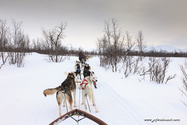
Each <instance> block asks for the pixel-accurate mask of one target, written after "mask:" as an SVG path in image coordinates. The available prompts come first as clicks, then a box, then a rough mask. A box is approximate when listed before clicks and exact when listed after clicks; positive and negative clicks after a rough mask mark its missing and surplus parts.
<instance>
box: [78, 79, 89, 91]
mask: <svg viewBox="0 0 187 125" xmlns="http://www.w3.org/2000/svg"><path fill="white" fill-rule="evenodd" d="M83 84H85V85H84V87H82V90H84V89H85V88H86V86H87V84H88V81H87V80H86V79H84V80H83V81H82V83H81V84H80V85H81V86H82V85H83Z"/></svg>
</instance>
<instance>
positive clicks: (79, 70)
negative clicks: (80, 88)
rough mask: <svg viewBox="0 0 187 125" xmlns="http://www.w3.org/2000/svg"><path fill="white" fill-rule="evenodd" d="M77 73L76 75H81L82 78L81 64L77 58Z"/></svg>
mask: <svg viewBox="0 0 187 125" xmlns="http://www.w3.org/2000/svg"><path fill="white" fill-rule="evenodd" d="M74 69H75V74H76V77H77V76H78V75H79V77H80V79H81V66H80V62H79V61H77V60H76V62H75V67H74Z"/></svg>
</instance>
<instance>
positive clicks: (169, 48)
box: [145, 45, 187, 52]
mask: <svg viewBox="0 0 187 125" xmlns="http://www.w3.org/2000/svg"><path fill="white" fill-rule="evenodd" d="M153 48H154V49H155V50H156V51H161V50H165V51H167V52H187V48H186V49H178V48H175V47H173V46H169V45H158V46H155V47H153V46H147V47H146V49H145V50H146V51H150V50H153Z"/></svg>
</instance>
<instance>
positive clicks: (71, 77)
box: [43, 72, 79, 116]
mask: <svg viewBox="0 0 187 125" xmlns="http://www.w3.org/2000/svg"><path fill="white" fill-rule="evenodd" d="M64 74H66V75H67V78H66V79H65V80H64V81H63V82H62V84H61V86H58V87H56V88H50V89H46V90H44V91H43V94H44V95H45V96H47V95H53V94H54V93H55V92H56V100H57V103H58V106H59V115H60V116H61V104H62V101H63V107H65V101H66V99H67V100H68V102H69V105H70V110H72V103H73V99H72V93H73V97H74V107H76V84H75V83H76V82H78V83H79V81H77V79H76V76H75V73H74V72H71V73H67V72H65V73H64Z"/></svg>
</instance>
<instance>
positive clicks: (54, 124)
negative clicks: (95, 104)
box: [49, 109, 107, 125]
mask: <svg viewBox="0 0 187 125" xmlns="http://www.w3.org/2000/svg"><path fill="white" fill-rule="evenodd" d="M72 116H83V118H82V119H78V120H77V119H75V118H73V117H72ZM69 117H71V118H72V119H74V120H75V121H76V122H77V123H78V122H79V121H80V120H83V119H84V118H88V119H90V120H92V121H94V122H95V123H97V124H99V125H107V124H106V123H105V122H104V121H102V120H101V119H99V118H97V117H95V116H93V115H91V114H89V113H87V112H85V111H82V110H79V109H74V110H72V111H69V112H67V113H66V114H64V115H63V116H61V117H59V118H57V119H56V120H54V121H53V122H51V123H50V124H49V125H57V124H59V123H60V122H62V121H64V120H66V119H67V118H69Z"/></svg>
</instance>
